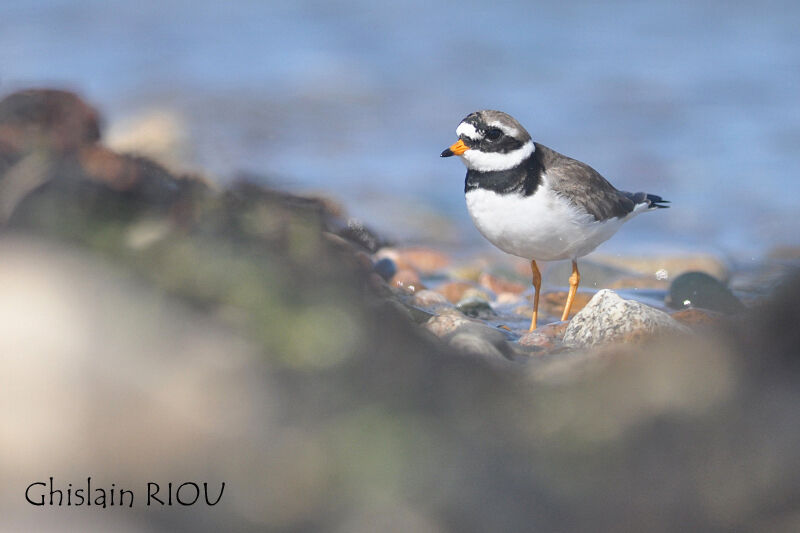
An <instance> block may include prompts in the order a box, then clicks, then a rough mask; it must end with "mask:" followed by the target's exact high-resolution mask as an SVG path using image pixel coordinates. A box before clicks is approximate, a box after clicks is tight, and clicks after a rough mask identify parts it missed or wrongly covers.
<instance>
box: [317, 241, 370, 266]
mask: <svg viewBox="0 0 800 533" xmlns="http://www.w3.org/2000/svg"><path fill="white" fill-rule="evenodd" d="M326 233H327V232H326ZM328 235H330V234H328ZM336 238H337V239H340V238H341V237H338V236H337V237H336ZM353 257H354V258H355V260H356V266H357V268H359V269H360V270H361V271H362V272H364V273H371V272H373V270H374V265H373V264H372V259H371V258H370V257H369V254H367V253H365V252H363V251H361V250H358V251H356V252H355V253H354V254H353Z"/></svg>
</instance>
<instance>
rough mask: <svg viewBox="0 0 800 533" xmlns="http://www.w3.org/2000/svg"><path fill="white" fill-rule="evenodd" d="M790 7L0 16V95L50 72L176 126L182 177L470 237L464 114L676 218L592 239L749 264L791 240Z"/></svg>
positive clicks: (793, 68) (138, 6) (793, 41)
mask: <svg viewBox="0 0 800 533" xmlns="http://www.w3.org/2000/svg"><path fill="white" fill-rule="evenodd" d="M798 27H800V5H798V4H797V3H795V2H788V1H787V2H758V3H751V4H749V5H730V4H729V3H724V4H715V3H705V2H690V1H688V0H682V1H678V2H669V3H666V2H665V3H662V4H654V3H650V2H647V3H636V2H623V1H615V2H606V3H603V4H602V5H601V4H597V3H595V2H571V3H569V5H564V6H553V5H536V4H530V3H528V2H523V1H511V2H503V3H493V2H478V1H467V0H464V1H462V2H459V3H458V4H450V3H448V4H440V5H434V6H431V5H430V3H428V2H422V1H412V2H406V3H403V4H398V3H391V4H389V3H385V4H378V3H374V2H366V1H355V2H343V3H335V4H334V3H329V2H324V1H322V0H308V1H300V2H291V3H288V2H282V3H276V2H256V1H242V2H236V3H232V4H227V3H216V2H210V1H205V0H200V1H195V2H174V3H164V2H149V3H147V2H146V3H135V4H133V3H129V2H125V1H123V0H107V1H85V2H69V1H64V0H37V1H33V0H22V1H18V2H14V3H10V2H6V3H4V5H3V7H0V65H2V72H1V73H0V75H2V77H1V78H0V92H2V93H7V92H9V91H11V90H13V89H16V88H20V87H24V86H28V85H43V84H49V85H52V84H56V85H61V86H66V87H69V88H72V89H75V90H78V91H80V92H81V93H83V94H84V95H85V96H86V97H87V98H88V99H89V100H90V101H92V102H94V103H95V104H97V105H98V106H99V107H100V108H101V109H103V110H104V112H105V114H106V116H107V117H108V118H109V121H110V122H111V123H113V122H115V121H118V120H120V119H123V118H125V117H128V116H131V115H136V114H139V113H142V112H145V111H147V110H149V109H153V108H164V109H169V110H172V111H174V112H175V113H178V114H179V116H181V117H183V120H185V122H186V127H187V130H188V134H189V139H188V140H187V145H188V146H189V147H190V152H189V153H188V154H186V159H187V160H188V161H189V163H190V164H191V165H192V166H193V167H195V168H200V169H204V170H206V171H209V172H211V173H213V174H215V175H216V176H217V177H218V179H220V180H221V181H225V180H227V179H230V178H231V176H233V175H234V174H235V173H237V172H239V171H246V172H251V173H254V174H257V175H263V176H271V177H273V178H272V179H273V180H277V181H275V183H276V184H277V185H280V186H282V187H287V188H290V189H295V190H306V191H308V190H312V191H321V192H324V193H326V194H329V195H332V196H334V197H336V198H338V199H340V200H341V201H343V203H344V204H345V205H346V206H347V207H348V209H349V210H350V211H351V212H352V213H353V214H354V215H356V216H359V217H363V218H364V219H366V220H368V221H369V222H371V223H373V224H374V225H375V226H376V227H377V228H378V229H379V230H381V231H383V232H385V233H387V234H389V235H393V236H395V237H399V238H410V239H416V240H420V239H424V238H431V239H433V240H437V241H443V242H450V243H459V244H463V243H469V244H478V243H481V238H480V236H479V235H478V234H477V232H476V231H475V230H474V229H473V227H472V225H471V224H470V223H469V220H468V217H467V215H466V211H465V208H464V205H463V195H462V188H463V182H462V180H463V174H464V169H463V167H462V166H461V165H460V164H458V163H457V162H455V161H453V160H440V159H439V158H438V154H439V152H440V151H441V150H442V148H444V147H445V146H447V145H449V144H450V143H451V142H452V140H454V129H455V126H456V125H457V123H458V121H459V120H460V119H461V118H462V117H463V116H464V115H466V114H467V113H469V112H470V111H473V110H475V109H478V108H485V107H491V108H499V109H503V110H506V111H508V112H510V113H512V114H513V115H515V116H516V117H517V118H518V119H519V120H520V121H521V122H522V123H523V124H525V125H526V126H527V128H528V129H529V130H530V132H531V133H532V135H533V136H534V138H536V139H537V140H539V141H540V142H542V143H544V144H547V145H549V146H551V147H552V148H554V149H556V150H559V151H562V152H564V153H566V154H567V155H571V156H573V157H576V158H578V159H581V160H584V161H586V162H589V163H590V164H592V165H593V166H594V167H595V168H597V169H598V170H599V171H600V172H601V173H603V174H604V175H605V176H606V177H608V178H609V179H610V180H611V181H612V182H613V183H615V184H616V185H617V186H618V187H620V188H624V189H631V190H646V191H648V192H653V193H657V194H661V195H662V196H664V197H665V198H669V199H670V200H672V201H673V208H672V209H670V210H662V211H660V212H658V213H653V214H649V215H647V216H642V217H640V218H639V219H637V220H636V221H635V222H634V223H632V224H629V227H626V228H624V229H623V230H622V231H621V232H620V234H619V235H618V236H616V237H615V238H614V239H612V241H611V242H609V243H608V244H607V245H606V246H604V250H606V251H609V250H610V251H614V250H623V251H630V250H639V249H650V250H652V249H662V250H663V249H665V248H666V249H670V248H676V249H685V248H701V249H714V250H718V251H722V252H724V253H729V254H734V255H737V256H739V257H746V256H747V254H756V255H760V254H762V253H763V252H764V251H765V250H767V249H769V248H770V247H772V246H774V245H776V244H787V243H788V244H797V243H798V242H800V237H798V229H800V224H799V223H798V222H797V217H796V210H797V207H796V205H797V198H798V193H800V180H798V176H799V175H800V162H798V160H797V157H796V151H797V146H798V143H800V99H798V97H797V95H798V94H800V32H798V31H797V28H798Z"/></svg>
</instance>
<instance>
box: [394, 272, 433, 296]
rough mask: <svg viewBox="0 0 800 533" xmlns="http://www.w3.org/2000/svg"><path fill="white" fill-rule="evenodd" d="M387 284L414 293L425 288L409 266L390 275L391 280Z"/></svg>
mask: <svg viewBox="0 0 800 533" xmlns="http://www.w3.org/2000/svg"><path fill="white" fill-rule="evenodd" d="M389 284H390V285H391V286H392V287H397V288H400V289H403V290H404V291H406V292H410V293H414V292H416V291H418V290H421V289H424V288H425V285H423V284H422V281H420V279H419V275H418V274H417V273H416V272H415V271H413V270H411V269H409V268H404V269H401V270H398V271H397V273H396V274H395V275H394V276H393V277H392V280H391V281H390V282H389Z"/></svg>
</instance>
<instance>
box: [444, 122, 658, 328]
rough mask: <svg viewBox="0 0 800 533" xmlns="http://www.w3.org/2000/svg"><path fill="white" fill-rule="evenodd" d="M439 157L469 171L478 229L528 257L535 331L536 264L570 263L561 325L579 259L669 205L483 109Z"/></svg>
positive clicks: (469, 190) (506, 248) (576, 277)
mask: <svg viewBox="0 0 800 533" xmlns="http://www.w3.org/2000/svg"><path fill="white" fill-rule="evenodd" d="M456 135H458V141H456V142H455V143H454V144H453V145H452V146H450V148H448V149H446V150H445V151H443V152H442V154H441V156H442V157H450V156H452V155H457V156H459V157H460V158H461V160H462V161H463V162H464V164H465V165H466V166H467V177H466V180H465V183H464V194H465V196H466V199H467V210H468V211H469V214H470V216H471V217H472V221H473V222H474V223H475V226H476V227H477V228H478V231H480V232H481V234H482V235H483V236H484V237H486V238H487V239H488V240H489V242H491V243H492V244H494V245H495V246H497V247H498V248H500V249H501V250H503V251H504V252H506V253H509V254H512V255H516V256H518V257H522V258H524V259H528V260H530V262H531V273H532V277H533V287H534V296H533V316H532V317H531V327H530V331H533V330H534V329H536V320H537V315H538V312H539V289H540V287H541V283H542V276H541V274H540V273H539V267H538V266H537V264H536V261H558V260H562V259H571V260H572V275H571V276H570V277H569V293H568V295H567V302H566V304H565V305H564V312H563V314H562V315H561V320H567V318H568V317H569V312H570V308H571V307H572V302H573V300H574V299H575V293H576V292H577V290H578V284H579V283H580V279H581V278H580V272H578V258H579V257H583V256H584V255H586V254H588V253H589V252H591V251H592V250H594V249H595V248H597V246H599V245H600V244H601V243H603V242H605V241H606V240H608V239H609V238H610V237H611V236H612V235H614V234H615V233H616V232H617V230H618V229H619V228H620V227H621V226H622V224H624V223H625V222H627V221H628V220H630V219H632V218H633V217H635V216H636V215H638V214H639V213H641V212H643V211H649V210H652V209H656V208H662V207H668V206H667V205H664V204H667V203H669V202H668V201H667V200H664V199H662V198H661V197H660V196H656V195H654V194H648V193H643V192H637V193H630V192H625V191H619V190H617V189H616V188H614V186H613V185H611V184H610V183H609V182H608V181H606V179H605V178H603V176H601V175H600V174H599V173H598V172H597V171H596V170H594V169H593V168H592V167H590V166H589V165H587V164H585V163H581V162H580V161H577V160H575V159H571V158H569V157H567V156H565V155H562V154H560V153H558V152H556V151H555V150H551V149H550V148H548V147H546V146H543V145H541V144H539V143H537V142H533V140H532V139H531V136H530V134H528V132H527V131H526V130H525V128H523V127H522V125H521V124H520V123H519V122H517V121H516V120H515V119H514V118H513V117H512V116H510V115H508V114H506V113H503V112H502V111H493V110H484V111H476V112H475V113H471V114H470V115H467V117H466V118H465V119H464V120H462V121H461V123H460V124H459V125H458V128H456Z"/></svg>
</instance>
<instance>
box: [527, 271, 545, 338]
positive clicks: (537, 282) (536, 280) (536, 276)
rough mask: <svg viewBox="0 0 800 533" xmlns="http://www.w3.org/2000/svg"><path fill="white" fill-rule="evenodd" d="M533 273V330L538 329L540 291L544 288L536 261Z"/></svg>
mask: <svg viewBox="0 0 800 533" xmlns="http://www.w3.org/2000/svg"><path fill="white" fill-rule="evenodd" d="M531 273H532V274H533V289H534V290H533V316H532V317H531V329H529V330H528V331H533V330H535V329H536V318H537V317H538V315H539V289H540V288H541V286H542V274H541V273H540V272H539V267H538V266H536V261H531Z"/></svg>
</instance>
